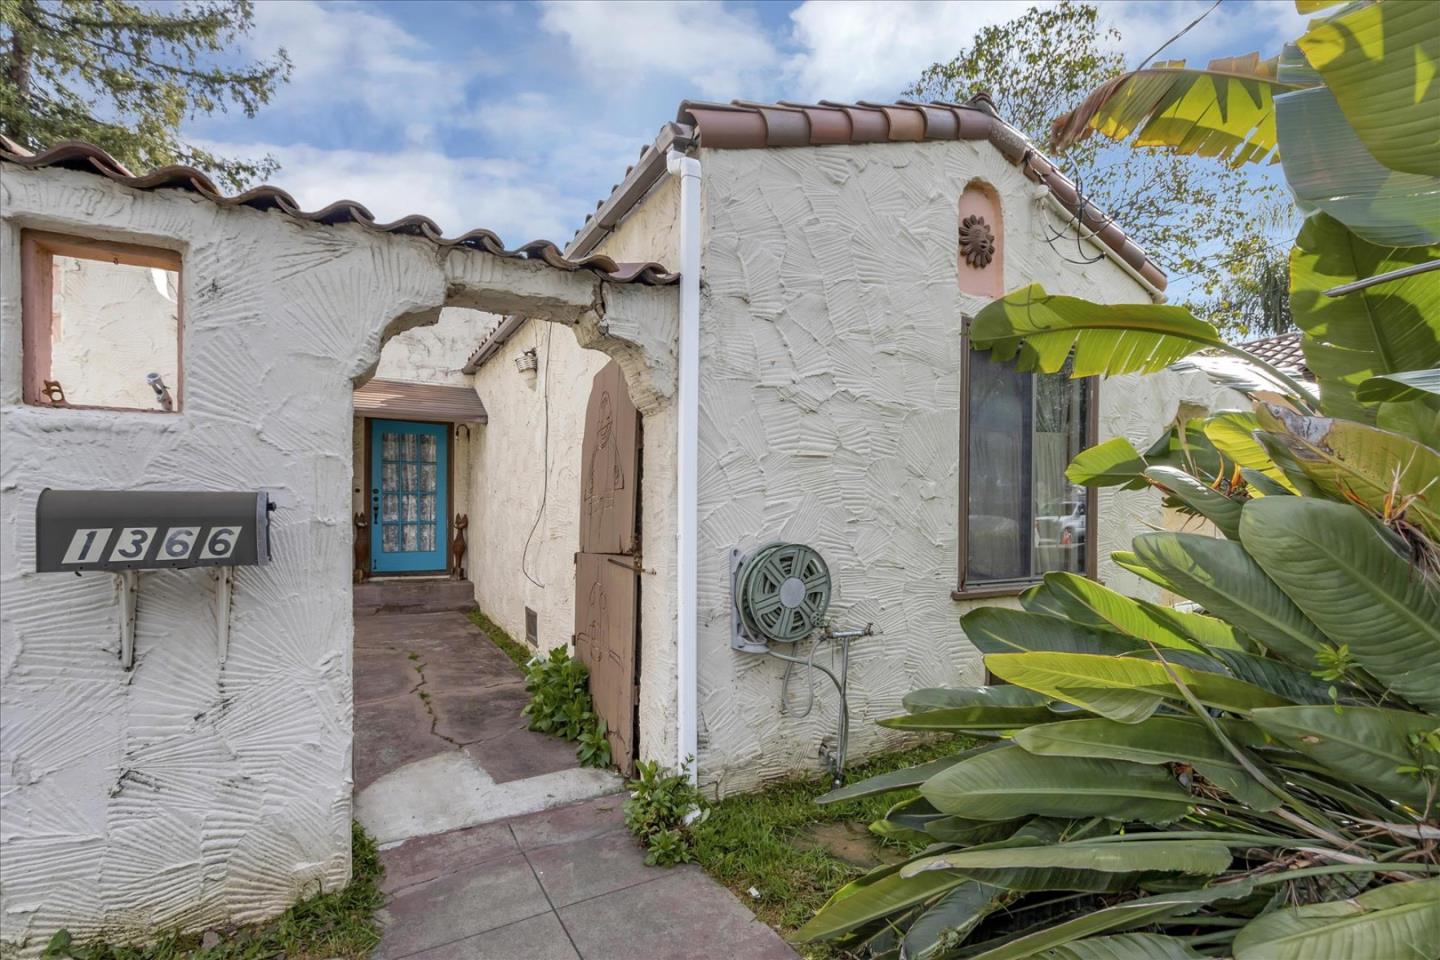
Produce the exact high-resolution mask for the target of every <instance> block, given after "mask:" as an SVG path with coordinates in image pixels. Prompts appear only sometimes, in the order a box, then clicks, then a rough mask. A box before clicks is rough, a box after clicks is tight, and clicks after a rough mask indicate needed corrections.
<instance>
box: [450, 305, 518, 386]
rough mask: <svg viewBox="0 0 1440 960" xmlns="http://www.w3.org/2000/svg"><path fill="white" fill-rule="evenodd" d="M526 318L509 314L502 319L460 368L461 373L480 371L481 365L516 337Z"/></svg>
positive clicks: (516, 314)
mask: <svg viewBox="0 0 1440 960" xmlns="http://www.w3.org/2000/svg"><path fill="white" fill-rule="evenodd" d="M525 319H526V318H525V317H523V316H521V315H520V314H518V313H512V314H508V315H506V316H504V317H502V318H501V319H500V322H499V323H497V324H496V325H495V329H493V330H491V331H490V332H489V333H487V334H486V335H485V337H484V339H482V340H481V341H480V346H478V347H476V348H475V351H474V352H473V353H471V354H470V359H468V360H466V361H465V366H463V367H461V368H460V372H461V373H474V372H475V371H476V370H479V369H480V365H481V364H482V363H484V362H485V361H486V360H489V359H490V358H491V357H493V356H494V355H495V352H496V351H497V350H499V349H500V348H501V347H503V346H504V345H505V341H507V340H509V339H510V338H511V337H513V336H515V332H516V331H517V330H519V329H520V328H521V327H523V326H524V325H525Z"/></svg>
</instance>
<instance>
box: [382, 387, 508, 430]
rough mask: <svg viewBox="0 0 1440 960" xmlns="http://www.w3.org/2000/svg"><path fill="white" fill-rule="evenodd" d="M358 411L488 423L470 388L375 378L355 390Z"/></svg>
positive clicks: (481, 406) (383, 415) (403, 416)
mask: <svg viewBox="0 0 1440 960" xmlns="http://www.w3.org/2000/svg"><path fill="white" fill-rule="evenodd" d="M355 412H356V413H358V414H360V415H362V416H367V417H391V418H395V419H404V418H406V417H410V418H415V419H420V420H443V421H447V422H449V423H486V422H488V421H489V419H490V417H489V415H488V414H486V412H485V405H484V404H483V403H481V402H480V398H479V397H478V396H476V395H475V391H474V390H473V389H472V388H470V387H452V386H447V385H445V384H439V383H410V382H408V381H405V380H379V379H372V380H370V381H369V382H368V383H366V384H365V385H364V386H360V387H356V388H355Z"/></svg>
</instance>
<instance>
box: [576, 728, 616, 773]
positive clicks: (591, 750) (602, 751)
mask: <svg viewBox="0 0 1440 960" xmlns="http://www.w3.org/2000/svg"><path fill="white" fill-rule="evenodd" d="M605 734H606V724H605V721H604V719H603V718H599V717H597V718H596V719H595V724H594V726H592V727H591V728H590V729H589V730H586V731H585V732H584V733H582V734H580V737H579V741H580V746H579V748H578V749H577V750H576V756H578V757H579V758H580V763H581V764H582V765H583V766H587V767H602V768H603V767H608V766H610V741H609V739H607V738H606V736H605Z"/></svg>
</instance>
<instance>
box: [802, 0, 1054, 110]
mask: <svg viewBox="0 0 1440 960" xmlns="http://www.w3.org/2000/svg"><path fill="white" fill-rule="evenodd" d="M1038 5H1040V4H1037V3H1034V2H1032V0H971V2H969V3H948V2H926V0H904V2H901V0H895V2H891V3H863V2H845V0H805V2H804V3H802V4H801V5H800V6H799V7H797V8H796V9H795V10H793V11H791V13H790V20H791V22H792V23H793V29H794V37H793V39H794V41H795V43H796V44H797V45H798V46H800V47H801V48H802V49H801V52H799V53H797V54H795V55H794V56H792V57H791V58H790V59H789V61H788V62H787V63H786V65H785V73H786V77H787V88H788V89H790V90H791V91H793V92H792V94H791V96H793V97H796V98H800V99H804V100H818V99H822V98H823V99H830V100H858V99H883V100H893V99H894V98H895V97H897V96H898V95H899V94H900V91H901V90H903V89H904V88H905V87H906V86H907V85H908V84H910V83H912V82H913V81H914V80H915V78H916V77H918V76H919V75H920V71H921V70H924V69H925V68H926V67H928V66H930V64H932V63H935V62H937V61H942V60H949V59H950V58H951V57H953V56H955V54H956V53H958V52H959V51H960V49H961V48H962V47H964V46H965V45H966V44H968V43H969V42H970V40H971V39H972V38H973V37H974V36H975V34H976V33H977V32H979V30H980V28H981V27H984V26H987V25H989V24H996V23H1004V22H1005V21H1007V20H1012V19H1014V18H1015V17H1018V16H1020V15H1021V14H1023V13H1024V12H1025V11H1026V10H1027V9H1029V8H1030V7H1032V6H1038Z"/></svg>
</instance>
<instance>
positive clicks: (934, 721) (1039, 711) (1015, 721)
mask: <svg viewBox="0 0 1440 960" xmlns="http://www.w3.org/2000/svg"><path fill="white" fill-rule="evenodd" d="M1054 718H1055V715H1054V714H1053V713H1051V712H1050V710H1049V708H1047V707H1043V706H1041V707H1011V706H1002V705H994V704H976V705H972V706H968V707H950V708H942V709H934V710H922V711H920V712H919V713H905V714H901V715H900V716H898V717H885V718H884V719H882V720H877V721H875V722H876V723H878V724H879V725H880V726H882V727H888V728H890V729H891V730H944V731H952V732H958V731H961V730H1013V729H1015V728H1017V727H1023V726H1025V725H1026V724H1029V723H1044V722H1045V721H1047V720H1053V719H1054Z"/></svg>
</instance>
